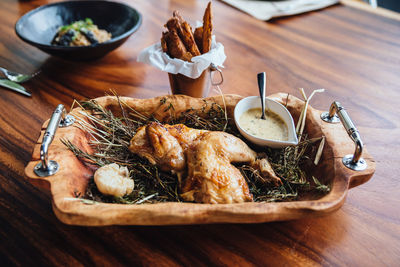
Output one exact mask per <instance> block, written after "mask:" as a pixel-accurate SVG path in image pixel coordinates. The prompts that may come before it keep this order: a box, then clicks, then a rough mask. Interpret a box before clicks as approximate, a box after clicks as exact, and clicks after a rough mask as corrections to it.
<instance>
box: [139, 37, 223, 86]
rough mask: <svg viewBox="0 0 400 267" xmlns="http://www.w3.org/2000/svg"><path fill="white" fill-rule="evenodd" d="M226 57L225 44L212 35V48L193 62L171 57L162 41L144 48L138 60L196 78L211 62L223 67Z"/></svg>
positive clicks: (167, 70) (173, 72) (170, 71)
mask: <svg viewBox="0 0 400 267" xmlns="http://www.w3.org/2000/svg"><path fill="white" fill-rule="evenodd" d="M225 59H226V56H225V51H224V46H223V45H222V44H221V43H217V42H216V41H215V36H212V40H211V50H210V51H209V52H208V53H205V54H203V55H200V56H197V57H193V58H192V62H187V61H183V60H181V59H178V58H171V57H170V56H168V55H167V54H166V53H164V52H163V51H162V48H161V43H155V44H153V45H151V46H149V47H147V48H145V49H143V50H142V51H141V52H140V53H139V55H138V58H137V61H138V62H143V63H147V64H150V65H152V66H154V67H156V68H158V69H160V70H162V71H166V72H169V73H172V74H177V73H180V74H183V75H185V76H187V77H189V78H192V79H196V78H198V77H200V75H201V74H202V73H203V71H204V70H205V69H207V68H208V67H210V65H211V63H213V64H214V65H216V66H217V67H223V65H222V64H223V63H224V61H225Z"/></svg>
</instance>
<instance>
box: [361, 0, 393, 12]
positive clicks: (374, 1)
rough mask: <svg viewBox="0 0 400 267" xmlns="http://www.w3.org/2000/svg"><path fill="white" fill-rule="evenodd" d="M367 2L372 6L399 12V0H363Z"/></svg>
mask: <svg viewBox="0 0 400 267" xmlns="http://www.w3.org/2000/svg"><path fill="white" fill-rule="evenodd" d="M363 1H364V2H367V3H369V4H370V5H371V6H373V7H377V6H379V7H383V8H387V9H390V10H393V11H396V12H400V1H399V0H363Z"/></svg>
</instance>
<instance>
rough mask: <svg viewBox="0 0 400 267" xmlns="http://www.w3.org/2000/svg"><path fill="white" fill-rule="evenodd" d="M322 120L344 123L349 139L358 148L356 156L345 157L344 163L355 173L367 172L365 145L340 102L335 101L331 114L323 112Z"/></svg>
mask: <svg viewBox="0 0 400 267" xmlns="http://www.w3.org/2000/svg"><path fill="white" fill-rule="evenodd" d="M321 119H322V120H323V121H325V122H328V123H338V122H342V124H343V126H344V128H345V129H346V131H347V133H348V135H349V137H350V138H351V139H352V140H353V142H354V144H355V146H356V148H355V151H354V154H353V155H351V154H349V155H346V156H344V157H343V159H342V162H343V164H344V165H345V166H346V167H347V168H349V169H352V170H355V171H362V170H365V169H366V168H367V162H366V161H365V160H364V159H363V158H362V157H361V155H362V151H363V147H364V145H363V142H362V140H361V136H360V133H359V132H358V130H357V128H356V126H355V125H354V123H353V121H352V120H351V119H350V116H349V114H347V112H346V110H345V109H344V108H343V106H342V105H341V104H340V103H339V102H337V101H334V102H333V103H332V104H331V106H330V108H329V112H323V113H322V114H321Z"/></svg>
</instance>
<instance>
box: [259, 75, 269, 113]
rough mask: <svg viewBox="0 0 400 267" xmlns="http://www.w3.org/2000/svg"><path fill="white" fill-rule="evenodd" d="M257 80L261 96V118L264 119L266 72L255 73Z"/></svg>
mask: <svg viewBox="0 0 400 267" xmlns="http://www.w3.org/2000/svg"><path fill="white" fill-rule="evenodd" d="M257 80H258V89H259V90H260V98H261V112H262V113H261V114H262V115H261V119H263V120H265V81H266V80H267V77H266V73H265V72H261V73H259V74H257Z"/></svg>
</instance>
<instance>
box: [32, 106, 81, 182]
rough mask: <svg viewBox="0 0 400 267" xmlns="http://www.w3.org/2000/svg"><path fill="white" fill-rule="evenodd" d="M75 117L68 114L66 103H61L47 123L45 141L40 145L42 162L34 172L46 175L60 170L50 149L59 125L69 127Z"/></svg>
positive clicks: (42, 175) (41, 175) (38, 174)
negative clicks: (51, 155) (50, 154)
mask: <svg viewBox="0 0 400 267" xmlns="http://www.w3.org/2000/svg"><path fill="white" fill-rule="evenodd" d="M74 121H75V118H74V117H73V116H72V115H67V111H66V110H65V108H64V105H62V104H59V105H58V106H57V108H56V109H55V110H54V112H53V115H52V116H51V118H50V121H49V124H48V125H47V128H46V132H45V133H44V135H43V141H42V144H41V146H40V162H39V163H38V164H36V166H35V168H34V172H35V174H36V175H37V176H40V177H46V176H50V175H53V174H55V173H56V172H57V171H58V170H59V165H58V163H57V162H56V161H54V160H49V157H48V151H49V147H50V145H51V143H52V142H53V139H54V135H55V134H56V131H57V129H58V127H68V126H70V125H72V124H73V123H74Z"/></svg>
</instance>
